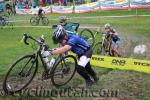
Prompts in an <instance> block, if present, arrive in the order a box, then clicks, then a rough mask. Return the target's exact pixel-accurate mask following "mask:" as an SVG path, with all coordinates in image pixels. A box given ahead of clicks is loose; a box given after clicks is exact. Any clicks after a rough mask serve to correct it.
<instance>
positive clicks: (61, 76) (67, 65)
mask: <svg viewBox="0 0 150 100" xmlns="http://www.w3.org/2000/svg"><path fill="white" fill-rule="evenodd" d="M76 66H77V60H76V58H75V57H74V56H72V55H68V56H65V57H62V59H60V60H59V61H58V62H57V63H56V64H55V65H54V67H53V69H52V70H51V75H52V76H51V81H52V83H53V85H55V86H56V87H59V86H63V85H65V84H67V83H68V82H69V81H70V80H71V79H72V78H73V76H74V75H75V72H76Z"/></svg>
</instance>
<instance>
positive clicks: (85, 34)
mask: <svg viewBox="0 0 150 100" xmlns="http://www.w3.org/2000/svg"><path fill="white" fill-rule="evenodd" d="M79 36H80V37H81V38H83V39H84V40H86V41H87V42H88V43H89V45H90V46H92V45H93V44H94V41H95V40H94V35H93V33H92V31H91V30H89V29H87V28H85V29H83V30H82V31H81V32H80V34H79Z"/></svg>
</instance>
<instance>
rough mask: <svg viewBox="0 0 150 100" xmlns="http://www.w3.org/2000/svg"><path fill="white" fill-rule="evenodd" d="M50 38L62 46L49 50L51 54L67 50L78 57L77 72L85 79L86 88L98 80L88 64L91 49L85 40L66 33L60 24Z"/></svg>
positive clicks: (62, 52)
mask: <svg viewBox="0 0 150 100" xmlns="http://www.w3.org/2000/svg"><path fill="white" fill-rule="evenodd" d="M52 39H53V41H54V43H59V44H61V45H62V47H60V48H57V49H56V50H53V51H51V52H50V53H51V54H64V53H65V52H67V51H69V50H71V51H72V52H74V53H75V54H77V56H78V58H79V61H78V66H77V72H78V73H79V74H80V75H81V76H82V77H83V78H84V79H85V81H86V87H87V88H89V87H90V86H92V85H93V83H95V82H97V81H98V78H97V76H96V73H95V71H94V70H93V69H92V68H91V65H90V58H91V56H92V49H91V48H90V47H89V45H88V43H87V42H86V41H85V40H83V39H82V38H80V37H78V36H76V35H70V34H67V33H66V30H65V29H64V28H63V27H62V26H61V25H59V26H58V27H57V28H56V29H55V31H54V34H53V37H52ZM91 77H92V79H91Z"/></svg>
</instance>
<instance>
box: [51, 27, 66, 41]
mask: <svg viewBox="0 0 150 100" xmlns="http://www.w3.org/2000/svg"><path fill="white" fill-rule="evenodd" d="M65 36H66V31H65V29H64V28H63V27H62V26H61V25H58V26H57V28H56V29H55V30H54V32H53V36H52V39H53V42H54V43H55V44H56V43H58V42H61V41H62V40H63V38H64V37H65Z"/></svg>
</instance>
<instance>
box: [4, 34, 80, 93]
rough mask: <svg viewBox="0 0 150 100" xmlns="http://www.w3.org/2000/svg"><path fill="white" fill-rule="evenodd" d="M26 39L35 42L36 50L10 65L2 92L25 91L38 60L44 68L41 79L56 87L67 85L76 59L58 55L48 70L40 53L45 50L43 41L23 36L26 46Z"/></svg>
mask: <svg viewBox="0 0 150 100" xmlns="http://www.w3.org/2000/svg"><path fill="white" fill-rule="evenodd" d="M28 39H31V40H33V41H35V43H37V45H38V48H37V49H36V51H35V52H34V53H33V54H30V55H25V56H23V57H21V58H20V59H18V60H17V61H16V62H15V63H13V64H12V65H11V67H10V68H9V70H8V72H7V73H6V76H5V78H4V82H3V90H4V91H5V92H6V93H7V94H13V93H16V92H20V91H21V90H23V89H25V88H26V87H27V86H28V85H29V84H30V83H31V81H32V80H33V78H34V77H35V75H36V73H37V70H38V64H39V63H38V62H39V61H38V60H39V58H40V60H41V62H42V65H43V68H44V72H43V75H42V78H44V79H45V78H46V79H49V78H50V79H51V81H52V84H53V85H55V86H56V87H59V86H63V85H65V84H67V83H68V82H69V81H70V80H71V79H72V78H73V76H74V75H75V72H76V66H77V60H76V58H75V57H74V56H72V55H67V56H61V55H59V57H58V58H57V59H56V61H55V63H54V64H53V66H52V67H51V68H50V69H48V66H47V64H46V63H45V62H44V59H43V56H42V51H43V50H44V49H45V48H46V45H45V44H44V41H45V39H44V38H42V37H41V38H40V39H39V40H37V39H35V38H33V37H31V36H29V35H27V34H24V36H23V40H24V43H25V44H26V45H29V43H28V42H27V40H28Z"/></svg>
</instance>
